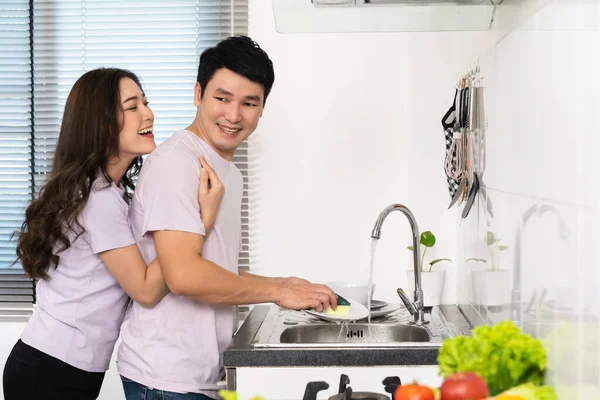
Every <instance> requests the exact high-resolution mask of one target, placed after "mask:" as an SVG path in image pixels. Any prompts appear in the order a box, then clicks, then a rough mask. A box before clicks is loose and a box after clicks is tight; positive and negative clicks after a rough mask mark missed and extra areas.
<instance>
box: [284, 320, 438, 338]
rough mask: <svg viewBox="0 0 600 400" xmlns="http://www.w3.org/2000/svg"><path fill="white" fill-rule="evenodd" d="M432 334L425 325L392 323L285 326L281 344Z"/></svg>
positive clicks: (426, 335)
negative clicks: (423, 326) (422, 326)
mask: <svg viewBox="0 0 600 400" xmlns="http://www.w3.org/2000/svg"><path fill="white" fill-rule="evenodd" d="M430 339H431V335H430V334H429V331H428V330H427V329H425V328H421V327H418V326H411V325H389V324H371V325H368V324H348V325H341V326H339V325H334V324H315V325H300V326H294V327H290V328H287V329H285V330H284V331H283V332H282V333H281V337H280V338H279V341H280V342H281V343H348V342H352V343H391V342H429V340H430Z"/></svg>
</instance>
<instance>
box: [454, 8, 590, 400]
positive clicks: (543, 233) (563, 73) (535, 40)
mask: <svg viewBox="0 0 600 400" xmlns="http://www.w3.org/2000/svg"><path fill="white" fill-rule="evenodd" d="M599 16H600V6H599V3H598V2H597V1H592V0H589V1H587V0H586V1H578V2H574V1H570V0H554V1H551V2H550V4H549V5H548V6H546V7H545V8H543V9H542V10H540V11H539V12H538V13H536V14H535V15H533V16H532V17H531V18H530V19H529V20H528V21H527V22H526V23H525V24H523V26H522V27H521V29H520V30H518V31H516V32H514V33H512V34H511V35H509V36H508V37H506V38H505V39H504V40H502V41H501V42H500V43H499V44H498V45H497V46H496V47H495V48H494V49H492V50H491V51H489V52H486V53H485V54H484V55H483V57H482V64H483V70H484V74H486V75H487V76H489V78H490V79H489V81H488V82H489V87H488V98H487V100H489V101H488V104H489V106H490V108H489V130H488V138H487V151H488V160H487V169H486V172H485V181H486V183H487V185H488V193H489V194H490V198H491V200H492V202H493V205H494V209H495V215H494V218H491V217H490V216H489V215H486V214H485V213H484V211H483V208H482V207H481V204H480V205H479V208H478V210H476V211H477V212H475V213H473V214H472V215H471V216H470V218H469V221H467V222H466V223H465V224H464V225H463V229H462V235H461V240H460V243H459V248H460V253H461V255H460V257H461V259H462V260H465V259H467V258H469V257H473V256H483V257H487V253H486V251H485V250H486V247H485V243H484V238H485V234H486V232H487V231H493V232H494V233H495V234H496V235H497V236H499V237H501V238H502V239H503V240H504V243H506V244H507V245H508V246H509V248H508V250H506V251H505V252H502V253H501V254H500V258H499V259H500V267H501V269H504V270H506V271H508V272H507V274H508V275H507V276H510V278H509V280H508V281H507V282H506V285H505V287H504V293H505V298H504V305H502V306H500V307H496V306H495V305H493V304H489V301H486V298H485V293H486V292H487V293H489V292H490V290H489V289H490V288H487V289H486V290H482V288H478V287H477V285H476V284H475V283H474V281H473V279H472V277H473V274H472V270H473V268H474V267H473V266H472V265H471V264H469V265H468V266H465V265H461V267H460V270H461V273H460V274H459V275H460V276H461V278H460V281H461V282H462V283H461V286H460V290H459V301H460V302H461V303H470V304H472V306H473V307H474V308H475V309H476V310H477V312H479V313H480V314H481V315H482V316H483V317H484V318H485V319H486V320H488V321H490V322H495V321H498V320H500V319H505V318H511V305H510V304H509V303H510V302H511V291H512V289H513V288H514V285H513V284H512V278H513V277H515V276H516V277H517V279H518V280H519V282H520V286H521V292H522V300H523V302H524V303H526V302H528V301H529V300H531V299H535V301H534V302H533V303H532V304H533V307H532V308H531V310H530V312H529V313H528V314H527V315H524V316H523V317H524V320H523V321H521V320H517V321H520V323H522V325H523V327H524V328H525V329H527V330H528V331H529V332H530V333H532V334H534V335H537V336H538V337H540V338H541V339H542V340H543V341H544V343H545V345H546V348H547V351H548V354H549V374H548V378H549V382H550V383H552V384H553V385H554V386H555V387H556V388H557V389H558V391H559V394H560V398H564V399H592V398H595V399H596V398H600V352H599V351H598V344H599V339H600V326H599V324H598V316H599V315H600V312H599V308H598V306H600V293H599V292H598V288H599V287H600V278H599V274H598V261H597V248H598V244H599V239H600V231H599V229H598V222H600V219H599V217H600V213H599V208H598V200H599V195H600V193H599V190H600V189H599V186H598V173H599V172H600V168H599V164H598V156H597V154H596V152H597V150H598V148H599V146H598V145H599V144H600V143H599V141H600V138H599V132H598V130H599V127H600V123H599V122H598V111H599V106H600V102H599V97H598V96H599V94H598V93H599V92H600V78H599V75H598V66H599V61H600V55H599V50H598V49H599V48H600V34H599V30H598V28H599V25H598V21H599V19H598V18H599ZM536 205H537V206H538V207H548V206H550V207H552V209H551V211H547V212H545V213H542V214H540V213H536V214H534V215H533V216H532V217H531V218H530V219H529V220H528V222H527V223H526V224H525V226H524V227H523V226H522V217H523V214H524V213H525V212H526V210H528V209H530V207H532V206H536ZM552 210H555V211H552ZM560 220H563V221H564V223H565V225H566V227H567V229H568V235H566V237H561V236H560V234H559V231H560V229H559V222H558V221H560ZM518 231H521V232H522V233H521V236H520V240H517V232H518ZM562 231H563V232H564V231H565V230H562ZM563 236H565V235H563ZM519 245H520V249H521V251H520V260H521V262H520V265H521V272H520V274H519V273H517V270H516V269H515V265H516V260H517V256H518V254H517V250H518V246H519ZM475 268H485V265H480V266H478V267H475ZM495 286H496V287H495V288H493V289H497V288H498V287H499V280H496V285H495ZM478 289H479V290H478ZM543 292H545V293H546V295H545V301H544V304H543V305H541V306H540V307H538V303H539V299H540V297H541V293H543ZM534 295H537V297H534ZM488 300H489V299H488ZM550 303H554V307H551V306H552V304H550ZM523 307H524V306H523V305H521V307H520V308H523ZM513 318H514V317H513Z"/></svg>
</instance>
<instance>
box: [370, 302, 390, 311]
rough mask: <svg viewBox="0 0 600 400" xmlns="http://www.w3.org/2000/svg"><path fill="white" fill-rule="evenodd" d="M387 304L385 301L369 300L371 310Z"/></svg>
mask: <svg viewBox="0 0 600 400" xmlns="http://www.w3.org/2000/svg"><path fill="white" fill-rule="evenodd" d="M387 305H388V303H387V302H385V301H381V300H371V311H374V310H379V309H381V308H383V307H385V306H387Z"/></svg>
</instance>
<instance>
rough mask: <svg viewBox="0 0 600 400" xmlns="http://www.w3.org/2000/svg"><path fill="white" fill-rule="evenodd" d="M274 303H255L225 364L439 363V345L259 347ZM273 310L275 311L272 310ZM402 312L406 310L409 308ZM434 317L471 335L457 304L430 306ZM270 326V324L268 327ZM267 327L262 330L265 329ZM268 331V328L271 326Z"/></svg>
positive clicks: (454, 330)
mask: <svg viewBox="0 0 600 400" xmlns="http://www.w3.org/2000/svg"><path fill="white" fill-rule="evenodd" d="M271 307H277V306H268V305H260V306H256V307H254V309H253V310H252V312H251V313H250V314H249V315H248V317H247V318H246V320H245V322H244V324H243V325H242V326H241V327H240V329H239V330H238V332H237V333H236V334H235V336H234V339H233V342H232V343H231V345H230V346H229V348H228V349H227V350H225V353H224V355H223V362H224V366H225V368H228V369H229V368H238V367H300V366H303V367H319V366H356V367H358V366H377V365H378V366H388V365H413V366H415V365H416V366H419V365H421V366H426V365H435V364H437V356H438V351H439V345H440V344H441V343H438V345H431V344H430V343H429V344H428V345H419V344H418V343H414V344H412V345H411V346H409V347H397V346H396V347H383V346H378V347H369V346H365V347H352V348H343V347H335V346H332V347H315V348H310V347H285V346H280V347H256V346H254V344H255V343H257V342H259V341H260V340H262V339H261V338H260V337H259V336H260V335H261V332H260V331H261V329H260V328H261V327H262V325H263V324H265V323H266V324H268V323H269V322H265V321H269V319H268V318H267V317H268V316H269V315H271V314H272V313H273V310H272V309H271ZM270 310H271V313H270V312H269V311H270ZM402 312H406V310H405V309H403V310H402ZM427 313H428V314H429V316H430V317H431V315H432V314H434V315H435V316H436V318H438V319H441V320H442V321H443V324H444V325H445V327H446V328H447V330H448V332H450V335H451V336H455V335H469V334H470V328H471V327H470V325H469V324H468V322H467V321H466V319H465V318H464V317H463V315H462V313H461V312H460V310H459V309H458V308H457V307H456V306H440V307H433V308H431V309H428V310H427ZM267 328H268V327H267ZM264 330H265V329H263V330H262V331H264ZM267 331H268V329H267Z"/></svg>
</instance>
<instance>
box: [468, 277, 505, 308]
mask: <svg viewBox="0 0 600 400" xmlns="http://www.w3.org/2000/svg"><path fill="white" fill-rule="evenodd" d="M509 279H510V276H509V271H508V270H507V269H500V270H496V271H493V270H490V269H473V270H471V288H472V290H473V301H474V303H475V304H480V305H484V306H501V305H504V304H508V303H509V302H510V281H509Z"/></svg>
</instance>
